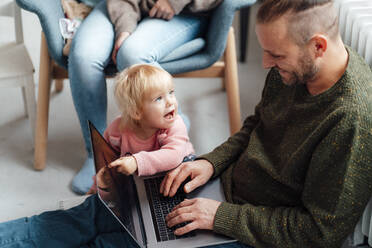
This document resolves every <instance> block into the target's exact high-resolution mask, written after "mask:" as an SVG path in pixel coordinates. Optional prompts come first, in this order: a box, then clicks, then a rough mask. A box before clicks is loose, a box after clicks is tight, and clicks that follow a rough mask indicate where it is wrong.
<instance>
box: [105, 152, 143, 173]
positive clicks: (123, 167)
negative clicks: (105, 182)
mask: <svg viewBox="0 0 372 248" xmlns="http://www.w3.org/2000/svg"><path fill="white" fill-rule="evenodd" d="M109 167H110V168H116V171H117V172H120V173H123V174H125V175H131V174H133V173H134V172H135V171H136V170H137V161H136V159H135V158H134V157H133V156H125V157H121V158H118V159H116V160H115V161H113V162H111V163H110V164H109Z"/></svg>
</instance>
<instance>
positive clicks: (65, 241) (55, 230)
mask: <svg viewBox="0 0 372 248" xmlns="http://www.w3.org/2000/svg"><path fill="white" fill-rule="evenodd" d="M123 230H124V229H123V227H122V226H121V225H120V224H119V223H118V221H117V220H116V219H115V218H114V217H113V215H112V214H111V213H109V211H108V210H107V209H106V208H105V207H104V206H103V204H102V203H101V202H100V200H99V199H98V197H97V195H92V196H90V197H88V198H87V199H86V200H85V201H84V203H82V204H80V205H78V206H77V207H74V208H71V209H68V210H56V211H49V212H44V213H42V214H40V215H35V216H32V217H29V218H21V219H17V220H13V221H8V222H4V223H0V247H1V248H24V247H30V248H31V247H35V248H50V247H53V248H65V247H66V248H70V247H80V246H84V245H87V244H103V245H104V243H105V240H107V243H108V244H115V243H116V244H117V245H118V244H120V245H122V244H124V245H125V244H130V238H129V237H128V235H127V234H126V233H125V232H124V231H123ZM120 245H119V246H117V247H120ZM89 247H90V246H89ZM102 247H105V246H102ZM124 247H125V246H124Z"/></svg>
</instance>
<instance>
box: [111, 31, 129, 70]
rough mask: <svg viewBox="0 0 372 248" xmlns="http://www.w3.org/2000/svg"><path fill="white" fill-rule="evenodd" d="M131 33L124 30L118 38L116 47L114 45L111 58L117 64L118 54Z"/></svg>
mask: <svg viewBox="0 0 372 248" xmlns="http://www.w3.org/2000/svg"><path fill="white" fill-rule="evenodd" d="M129 35H130V33H128V32H122V33H120V34H119V36H118V38H117V39H116V41H115V47H114V50H113V51H112V55H111V58H112V60H113V61H114V63H115V64H116V55H117V54H118V51H119V48H120V47H121V45H122V44H123V42H124V41H125V40H126V39H127V38H128V36H129Z"/></svg>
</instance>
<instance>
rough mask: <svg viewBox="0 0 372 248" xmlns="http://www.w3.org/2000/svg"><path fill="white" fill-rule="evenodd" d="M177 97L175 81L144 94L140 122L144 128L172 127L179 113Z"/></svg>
mask: <svg viewBox="0 0 372 248" xmlns="http://www.w3.org/2000/svg"><path fill="white" fill-rule="evenodd" d="M177 107H178V103H177V99H176V96H175V94H174V85H173V83H168V84H165V85H164V87H162V88H158V89H155V90H153V91H152V92H150V93H148V94H146V95H145V96H144V104H143V109H142V113H141V119H140V123H141V126H142V127H143V128H156V129H167V128H170V127H171V126H172V124H173V122H174V120H175V117H176V115H177Z"/></svg>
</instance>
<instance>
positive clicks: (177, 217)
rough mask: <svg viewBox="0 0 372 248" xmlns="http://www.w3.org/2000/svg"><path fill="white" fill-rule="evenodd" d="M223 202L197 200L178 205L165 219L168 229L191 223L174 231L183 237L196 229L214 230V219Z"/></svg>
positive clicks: (185, 201)
mask: <svg viewBox="0 0 372 248" xmlns="http://www.w3.org/2000/svg"><path fill="white" fill-rule="evenodd" d="M220 204H221V202H219V201H215V200H211V199H205V198H195V199H191V200H188V199H186V200H184V201H183V202H181V203H180V204H178V205H177V206H176V207H175V208H174V209H173V210H172V212H170V213H169V214H168V215H167V217H166V218H165V220H166V222H167V225H168V227H173V226H175V225H177V224H180V223H184V222H190V223H189V224H187V225H185V226H183V227H180V228H178V229H176V230H175V231H174V234H175V235H183V234H185V233H188V232H190V231H192V230H195V229H207V230H213V223H214V218H215V216H216V212H217V209H218V207H219V206H220Z"/></svg>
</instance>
